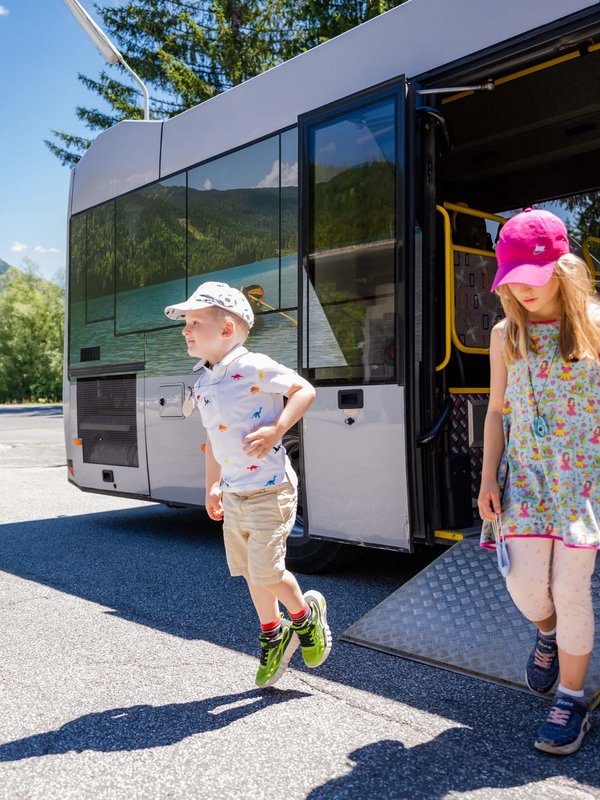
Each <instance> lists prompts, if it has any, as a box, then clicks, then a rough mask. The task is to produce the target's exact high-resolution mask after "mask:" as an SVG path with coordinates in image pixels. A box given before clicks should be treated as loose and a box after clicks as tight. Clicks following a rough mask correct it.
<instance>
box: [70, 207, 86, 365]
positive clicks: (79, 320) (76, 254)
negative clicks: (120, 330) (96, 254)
mask: <svg viewBox="0 0 600 800" xmlns="http://www.w3.org/2000/svg"><path fill="white" fill-rule="evenodd" d="M87 217H88V215H87V213H83V214H78V215H77V216H76V217H71V230H70V240H69V345H71V342H75V343H76V347H79V345H80V342H81V340H82V337H83V335H84V331H85V262H86V256H85V248H86V226H87ZM74 349H75V348H73V347H71V346H69V365H71V364H72V363H73V362H74V361H79V350H77V349H75V352H74Z"/></svg>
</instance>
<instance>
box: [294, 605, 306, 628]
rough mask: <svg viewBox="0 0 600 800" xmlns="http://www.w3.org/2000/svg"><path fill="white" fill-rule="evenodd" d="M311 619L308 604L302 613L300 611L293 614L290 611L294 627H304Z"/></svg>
mask: <svg viewBox="0 0 600 800" xmlns="http://www.w3.org/2000/svg"><path fill="white" fill-rule="evenodd" d="M309 618H310V606H309V605H308V603H306V604H305V606H304V608H303V609H302V611H299V612H298V613H297V614H292V612H291V611H290V619H291V620H292V624H293V625H302V623H303V622H306V620H307V619H309Z"/></svg>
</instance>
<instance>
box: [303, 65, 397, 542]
mask: <svg viewBox="0 0 600 800" xmlns="http://www.w3.org/2000/svg"><path fill="white" fill-rule="evenodd" d="M408 106H409V102H407V84H406V81H405V80H404V79H403V78H402V79H400V80H397V81H394V82H392V83H389V84H386V85H384V86H380V87H377V88H376V89H374V90H370V91H366V92H362V93H361V94H360V95H356V96H353V97H352V98H350V99H348V100H346V101H342V102H340V103H337V104H333V105H331V106H327V107H325V108H321V109H318V110H316V111H314V112H312V113H309V114H306V115H304V116H303V117H301V118H300V120H299V128H300V130H299V135H300V186H301V201H300V207H301V209H302V215H301V223H300V232H301V237H300V241H301V258H302V269H301V285H300V286H299V291H300V297H301V302H302V314H301V335H300V336H299V348H300V357H299V364H300V365H301V368H302V371H303V374H304V375H305V376H306V377H307V378H308V379H309V380H310V381H311V382H312V383H313V384H314V385H315V386H316V387H317V398H316V400H315V402H314V404H313V406H312V407H311V408H310V410H309V412H308V413H307V415H306V416H305V419H304V423H303V447H302V455H303V492H304V509H303V511H304V524H305V529H307V531H308V534H309V535H310V537H313V538H317V539H329V540H336V541H345V542H351V543H355V544H369V545H375V546H380V547H393V548H395V549H401V550H410V549H411V548H412V543H411V535H410V526H409V493H408V491H407V459H406V447H407V434H406V426H405V402H406V395H405V386H404V329H403V325H404V313H403V312H404V302H405V298H404V296H403V291H404V289H403V287H404V273H405V265H406V264H407V263H408V258H407V247H410V244H409V243H408V242H407V237H406V235H405V232H406V230H407V224H408V215H409V210H410V203H409V204H408V205H407V196H408V195H409V189H408V182H407V180H406V170H405V163H406V160H407V146H408V144H409V143H408V142H407V137H406V135H405V132H406V131H407V130H408V129H409V126H410V124H412V123H409V122H408V116H409V114H408V112H407V108H408ZM409 139H410V137H409ZM332 497H335V498H340V499H338V500H337V501H336V502H335V503H332V502H331V498H332Z"/></svg>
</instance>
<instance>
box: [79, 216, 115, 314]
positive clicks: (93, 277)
mask: <svg viewBox="0 0 600 800" xmlns="http://www.w3.org/2000/svg"><path fill="white" fill-rule="evenodd" d="M114 292H115V207H114V203H106V204H104V205H102V206H98V207H97V208H94V209H92V210H91V211H88V213H87V272H86V287H85V299H86V322H99V321H101V320H105V319H113V318H114V315H115V312H114V304H115V300H114Z"/></svg>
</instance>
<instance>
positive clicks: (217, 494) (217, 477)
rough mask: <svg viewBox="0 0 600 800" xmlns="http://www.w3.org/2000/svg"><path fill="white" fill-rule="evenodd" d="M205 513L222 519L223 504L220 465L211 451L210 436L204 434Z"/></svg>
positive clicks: (216, 518)
mask: <svg viewBox="0 0 600 800" xmlns="http://www.w3.org/2000/svg"><path fill="white" fill-rule="evenodd" d="M204 456H205V459H206V462H205V464H206V500H205V502H204V505H205V506H206V513H207V514H208V516H209V517H210V518H211V519H214V520H220V519H223V506H222V505H221V465H220V464H219V462H218V461H217V460H216V458H215V456H214V453H213V451H212V445H211V443H210V437H209V436H208V435H207V436H206V449H205V450H204Z"/></svg>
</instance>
